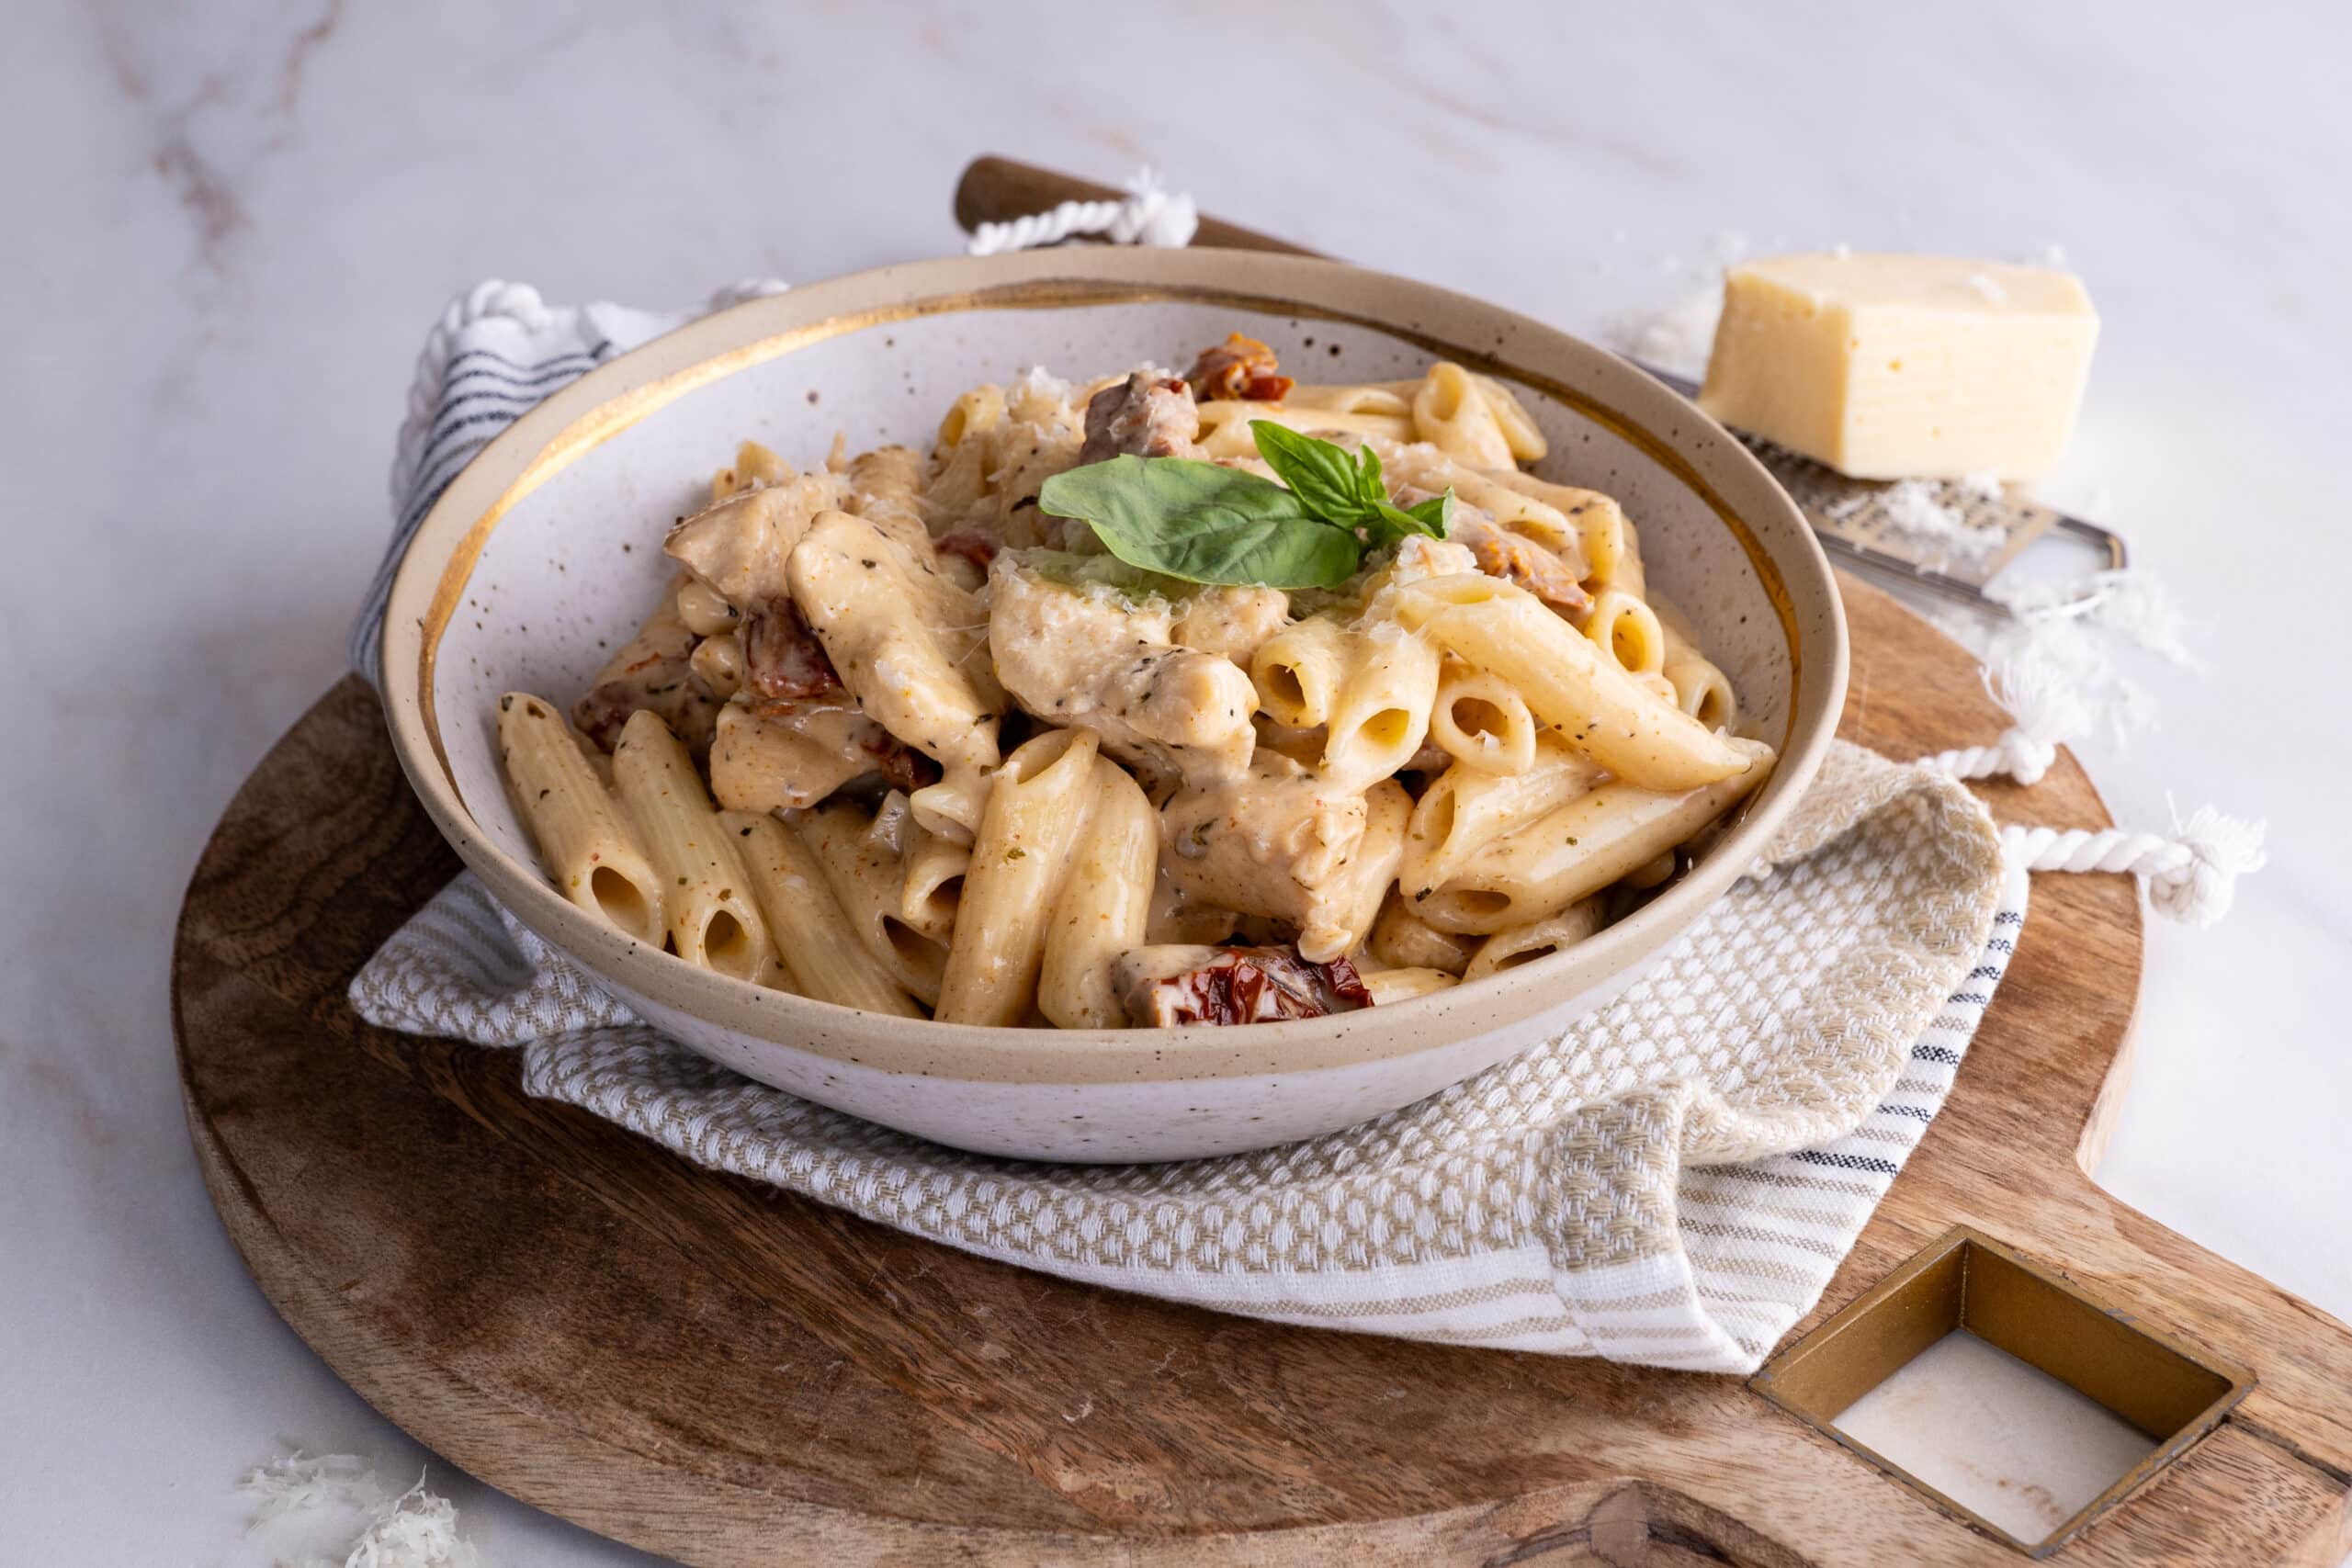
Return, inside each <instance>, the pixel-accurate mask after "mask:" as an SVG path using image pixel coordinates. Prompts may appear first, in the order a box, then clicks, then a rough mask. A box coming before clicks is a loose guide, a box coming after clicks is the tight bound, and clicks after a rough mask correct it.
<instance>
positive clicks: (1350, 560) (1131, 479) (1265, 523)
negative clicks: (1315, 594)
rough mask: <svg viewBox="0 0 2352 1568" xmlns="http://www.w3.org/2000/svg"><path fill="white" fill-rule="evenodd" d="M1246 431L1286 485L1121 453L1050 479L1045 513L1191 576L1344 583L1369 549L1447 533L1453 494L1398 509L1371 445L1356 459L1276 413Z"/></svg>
mask: <svg viewBox="0 0 2352 1568" xmlns="http://www.w3.org/2000/svg"><path fill="white" fill-rule="evenodd" d="M1250 431H1251V433H1252V434H1255V435H1256V436H1257V439H1258V451H1259V454H1260V455H1261V457H1264V458H1265V460H1266V466H1267V467H1269V468H1272V469H1273V470H1274V472H1275V473H1277V474H1279V475H1281V476H1282V478H1283V481H1284V483H1283V484H1275V483H1274V482H1273V481H1272V480H1271V479H1261V478H1260V477H1259V476H1258V475H1256V474H1252V473H1249V472H1246V471H1244V470H1242V469H1239V468H1220V467H1219V466H1218V465H1216V464H1215V463H1204V462H1198V461H1195V460H1193V459H1192V458H1187V457H1114V458H1112V459H1111V460H1110V461H1108V462H1103V463H1090V464H1088V465H1086V466H1085V467H1084V468H1072V469H1070V470H1069V472H1068V473H1062V474H1057V475H1055V476H1054V477H1053V478H1052V479H1047V480H1046V483H1045V487H1044V488H1043V489H1042V490H1040V491H1038V492H1037V506H1038V509H1039V510H1040V511H1043V512H1046V513H1050V514H1052V515H1053V516H1056V517H1071V518H1076V519H1078V520H1079V521H1080V522H1082V523H1084V524H1086V525H1088V526H1089V527H1091V528H1092V529H1093V530H1094V534H1095V536H1096V537H1097V538H1099V539H1101V540H1102V541H1103V547H1105V548H1106V549H1108V550H1109V551H1110V552H1111V553H1112V554H1113V555H1114V556H1116V557H1117V558H1119V559H1121V560H1123V561H1125V562H1126V563H1127V564H1128V565H1129V566H1133V567H1138V568H1141V569H1142V570H1147V571H1156V572H1160V573H1162V574H1164V575H1166V576H1169V577H1176V578H1182V579H1183V580H1184V581H1188V582H1218V583H1234V584H1241V585H1250V586H1262V587H1267V588H1336V587H1338V586H1339V585H1340V583H1342V582H1345V581H1347V580H1348V579H1349V578H1351V577H1352V576H1354V575H1355V573H1356V571H1357V570H1358V569H1359V568H1360V567H1361V566H1362V565H1363V557H1364V553H1365V551H1366V550H1368V549H1376V548H1379V547H1383V546H1385V545H1390V544H1393V543H1395V542H1396V541H1397V540H1398V539H1401V538H1403V537H1404V536H1406V535H1408V534H1426V535H1429V536H1431V537H1434V538H1440V539H1442V538H1443V537H1445V531H1446V526H1447V525H1448V524H1449V523H1451V522H1452V520H1453V491H1451V490H1448V491H1446V492H1445V493H1444V494H1443V495H1441V496H1433V497H1431V498H1430V500H1428V501H1425V502H1420V503H1419V505H1417V506H1413V507H1410V508H1405V507H1399V506H1397V505H1396V504H1395V503H1394V502H1391V501H1390V500H1389V499H1388V491H1387V487H1386V486H1385V485H1384V484H1383V483H1382V482H1381V478H1380V458H1379V457H1377V456H1376V455H1375V454H1374V452H1373V451H1372V450H1371V448H1369V447H1366V448H1364V449H1363V452H1362V453H1361V454H1360V455H1358V456H1357V457H1351V456H1350V455H1349V454H1348V452H1347V451H1346V450H1345V449H1344V448H1342V447H1339V446H1333V445H1332V444H1331V443H1330V442H1329V441H1318V440H1317V439H1316V438H1315V437H1313V436H1311V435H1301V434H1298V433H1297V432H1296V431H1295V430H1292V429H1289V428H1288V427H1287V426H1284V425H1280V424H1275V423H1272V421H1269V420H1262V419H1261V420H1252V421H1251V422H1250ZM1285 485H1286V486H1287V487H1288V488H1285Z"/></svg>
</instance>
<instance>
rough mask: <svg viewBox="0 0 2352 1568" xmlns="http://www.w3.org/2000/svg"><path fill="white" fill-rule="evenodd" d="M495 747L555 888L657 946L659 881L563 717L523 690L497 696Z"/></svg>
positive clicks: (622, 811)
mask: <svg viewBox="0 0 2352 1568" xmlns="http://www.w3.org/2000/svg"><path fill="white" fill-rule="evenodd" d="M498 750H499V758H500V761H503V763H504V764H505V768H506V780H507V783H508V784H509V785H510V786H511V787H512V789H513V791H514V795H515V808H516V809H517V810H518V811H520V812H521V814H522V817H523V823H524V826H526V827H527V828H528V829H530V830H531V837H532V839H533V840H534V841H536V842H537V844H538V846H539V860H540V863H542V864H543V865H545V866H546V867H547V873H548V877H549V879H550V880H552V881H553V882H554V883H555V885H556V887H557V889H558V890H559V891H560V892H561V893H562V894H563V896H564V897H566V898H569V899H571V902H572V903H574V904H576V905H578V906H579V907H580V908H582V909H585V910H586V911H588V913H590V914H592V915H594V916H595V917H596V918H597V919H601V920H603V921H604V922H605V924H606V925H609V926H611V927H612V928H613V929H614V930H615V931H619V932H620V933H621V934H622V935H624V936H631V937H635V938H636V939H637V940H638V941H639V942H644V943H646V944H647V945H649V946H652V947H659V946H661V945H662V934H663V932H664V931H666V930H667V929H668V928H667V925H666V922H665V921H664V919H663V900H662V879H661V877H660V876H659V875H658V874H656V873H655V871H654V869H653V864H652V863H651V862H650V860H649V859H647V857H646V853H645V851H644V849H643V848H642V846H641V845H640V844H639V840H638V837H637V833H636V831H635V829H633V828H632V827H631V826H630V824H629V822H628V817H627V815H626V813H625V809H624V808H623V807H621V806H620V804H619V803H618V802H616V801H615V800H614V799H613V797H612V795H611V794H610V793H609V792H608V791H607V790H606V789H605V784H604V781H603V780H602V779H600V778H598V777H597V775H596V770H595V768H594V766H593V765H592V764H591V763H590V762H589V761H588V757H587V754H586V753H585V752H584V751H582V750H581V743H580V740H579V739H578V738H577V737H576V736H574V735H573V734H572V731H571V726H570V725H568V724H566V723H564V721H563V716H562V715H561V714H560V713H559V712H557V711H556V709H555V706H554V705H552V704H550V703H547V702H543V701H541V700H540V699H539V698H537V697H535V696H533V695H531V694H529V693H528V692H509V693H507V694H505V695H504V696H503V697H501V698H499V699H498Z"/></svg>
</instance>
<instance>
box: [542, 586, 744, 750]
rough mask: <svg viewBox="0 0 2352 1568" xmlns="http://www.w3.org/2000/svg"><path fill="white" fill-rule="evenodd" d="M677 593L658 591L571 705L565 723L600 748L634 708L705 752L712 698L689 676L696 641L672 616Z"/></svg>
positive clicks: (614, 737)
mask: <svg viewBox="0 0 2352 1568" xmlns="http://www.w3.org/2000/svg"><path fill="white" fill-rule="evenodd" d="M677 597H678V596H677V595H676V594H675V593H671V592H664V593H663V594H662V604H661V607H660V608H659V609H657V610H655V611H654V612H653V614H652V615H650V616H649V617H648V618H647V620H646V623H645V625H644V626H641V627H639V630H638V634H637V635H636V636H635V637H631V638H629V640H628V641H627V642H626V643H623V644H622V645H621V649H620V651H619V652H617V653H616V654H614V655H613V657H612V658H611V659H610V660H607V661H606V662H605V667H604V669H602V670H600V671H597V672H596V679H595V680H594V682H591V683H590V685H589V687H588V692H587V694H586V695H584V696H582V698H581V699H580V700H579V701H578V702H576V703H574V704H573V705H571V722H572V723H573V724H575V725H577V726H578V727H579V728H580V733H581V734H582V735H585V736H586V737H587V738H588V739H590V740H593V741H594V742H595V743H596V745H597V746H598V747H599V748H600V749H601V750H605V751H610V750H612V749H613V748H614V747H615V746H616V745H617V744H619V742H620V738H621V727H622V726H623V725H625V724H627V723H628V718H629V715H631V714H633V713H636V712H638V711H639V710H640V709H647V710H650V711H651V712H654V713H657V714H660V715H661V716H662V723H664V724H666V725H668V726H669V727H670V730H671V733H672V734H673V735H675V736H677V738H678V739H680V740H683V741H684V742H685V744H686V748H687V750H691V751H693V752H694V753H695V755H696V756H697V757H699V756H701V755H703V754H704V753H705V752H707V751H708V750H710V733H711V727H712V726H713V725H714V724H716V723H717V722H718V701H717V699H715V698H714V697H713V696H712V695H711V694H710V693H709V691H708V690H707V688H706V687H705V685H704V683H703V682H700V681H698V680H696V679H695V673H694V665H693V657H694V650H695V643H697V642H698V641H700V640H701V639H700V638H698V637H695V634H694V633H693V632H691V631H689V630H688V629H687V628H686V623H685V622H684V621H682V620H680V619H679V618H678V609H677Z"/></svg>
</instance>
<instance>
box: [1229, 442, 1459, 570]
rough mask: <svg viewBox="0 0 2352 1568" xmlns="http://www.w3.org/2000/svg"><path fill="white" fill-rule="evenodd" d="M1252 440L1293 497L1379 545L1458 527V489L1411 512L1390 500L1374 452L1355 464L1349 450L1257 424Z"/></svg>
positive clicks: (1361, 451)
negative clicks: (1455, 506) (1455, 512)
mask: <svg viewBox="0 0 2352 1568" xmlns="http://www.w3.org/2000/svg"><path fill="white" fill-rule="evenodd" d="M1250 434H1252V435H1254V436H1256V437H1257V438H1258V456H1260V457H1263V458H1264V459H1266V467H1268V468H1272V469H1273V470H1274V472H1276V473H1277V474H1280V475H1281V476H1282V479H1283V483H1284V484H1286V485H1288V486H1290V488H1291V491H1292V493H1293V494H1295V495H1296V496H1298V498H1299V499H1300V500H1302V501H1304V502H1306V505H1307V509H1308V510H1309V511H1311V512H1313V513H1315V514H1316V515H1317V516H1318V517H1321V518H1324V519H1326V520H1327V521H1329V522H1332V523H1336V524H1338V525H1340V527H1342V528H1362V529H1363V530H1364V532H1365V534H1366V536H1368V537H1369V538H1370V540H1371V542H1372V543H1373V544H1374V545H1390V544H1394V543H1396V542H1397V540H1398V539H1401V538H1403V537H1404V536H1406V535H1408V534H1427V535H1428V536H1430V538H1432V539H1442V538H1444V537H1445V530H1446V527H1447V525H1449V524H1451V523H1452V522H1453V487H1452V486H1451V485H1449V486H1447V487H1446V491H1445V493H1444V494H1443V495H1433V496H1431V497H1430V499H1429V500H1427V501H1424V502H1419V504H1417V505H1415V506H1412V507H1410V508H1407V507H1401V506H1398V505H1397V504H1396V503H1395V502H1391V501H1390V500H1389V499H1388V486H1387V485H1386V484H1385V483H1383V482H1382V480H1381V478H1380V454H1379V453H1377V452H1375V451H1374V450H1373V449H1372V448H1371V447H1370V446H1362V447H1359V448H1357V450H1356V455H1355V457H1352V458H1351V457H1349V456H1348V449H1347V448H1346V447H1344V446H1333V445H1332V444H1331V443H1330V442H1329V441H1318V440H1317V439H1316V438H1315V437H1314V436H1312V435H1301V434H1299V433H1298V432H1297V431H1295V430H1293V429H1291V428H1290V426H1288V425H1286V424H1276V423H1274V422H1273V421H1272V420H1270V419H1253V420H1251V421H1250Z"/></svg>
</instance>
